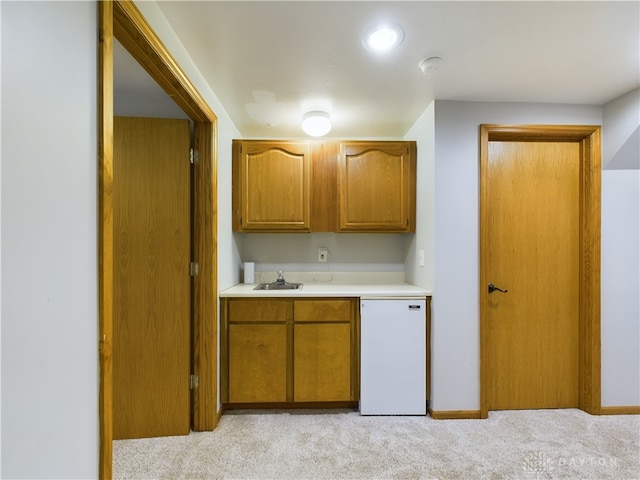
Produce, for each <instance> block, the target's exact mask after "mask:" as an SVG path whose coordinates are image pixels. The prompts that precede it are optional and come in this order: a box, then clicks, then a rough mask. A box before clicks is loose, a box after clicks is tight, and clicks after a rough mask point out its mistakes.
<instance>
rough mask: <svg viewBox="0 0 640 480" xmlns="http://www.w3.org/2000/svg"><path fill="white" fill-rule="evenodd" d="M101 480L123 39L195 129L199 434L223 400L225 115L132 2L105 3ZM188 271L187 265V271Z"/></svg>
mask: <svg viewBox="0 0 640 480" xmlns="http://www.w3.org/2000/svg"><path fill="white" fill-rule="evenodd" d="M98 9H99V20H98V30H99V31H98V35H99V42H98V176H99V177H98V182H99V183H98V196H99V198H98V201H99V211H98V229H99V233H98V285H99V287H98V288H99V293H98V310H99V312H98V315H99V356H100V377H99V378H100V387H99V388H100V391H99V426H100V427H99V428H100V440H99V442H100V444H99V445H100V446H99V462H100V463H99V472H98V473H99V478H101V479H105V480H107V479H110V478H111V477H112V453H113V451H112V441H113V402H112V398H113V397H112V396H113V379H112V375H113V369H112V367H113V358H112V339H113V182H114V178H113V41H114V39H117V40H118V41H119V42H120V43H121V44H122V45H123V46H124V48H125V49H126V50H127V51H128V52H129V53H130V54H131V55H132V56H133V57H134V58H135V59H136V60H137V61H138V63H139V64H140V65H141V66H142V67H143V68H144V69H145V70H146V71H147V72H148V73H149V74H150V75H151V77H152V78H153V79H154V80H155V81H156V83H158V84H159V85H160V86H161V87H162V88H163V89H164V91H165V92H166V93H167V94H168V95H169V96H171V97H172V98H173V100H174V101H175V102H176V104H178V106H179V107H180V108H181V109H182V110H183V111H184V112H185V113H186V114H187V116H189V118H191V120H193V122H194V124H195V127H194V128H195V139H196V145H195V147H196V149H197V150H198V152H199V163H198V165H197V166H196V167H195V168H196V170H195V175H194V177H195V180H194V184H193V189H194V191H193V196H194V205H193V219H194V220H193V221H194V226H193V249H194V256H195V259H197V261H198V262H199V266H200V273H199V276H198V277H196V278H195V280H194V283H193V287H192V298H193V311H192V315H193V332H192V338H193V342H192V347H191V348H192V352H191V354H192V359H193V360H192V361H193V373H194V374H196V375H198V378H199V386H198V388H197V389H196V390H194V393H193V402H192V408H193V412H192V413H193V425H192V427H193V429H194V430H213V429H214V428H215V426H216V424H217V422H218V400H217V353H218V352H217V323H218V321H217V317H218V315H217V305H218V294H217V291H218V287H217V277H218V275H217V270H218V266H217V208H218V204H217V117H216V115H215V114H214V112H213V111H212V110H211V108H210V107H209V106H208V105H207V103H206V102H205V100H204V99H203V98H202V96H201V95H200V93H199V92H198V91H197V89H196V88H195V86H194V85H193V84H192V83H191V81H190V80H189V78H188V77H187V75H186V74H185V73H184V71H183V70H182V69H181V67H180V65H178V63H177V62H176V61H175V59H174V58H173V57H172V56H171V54H170V53H169V51H168V50H167V48H166V47H165V46H164V44H163V43H162V41H161V40H160V38H159V37H158V36H157V35H156V34H155V32H154V31H153V29H152V28H151V27H150V26H149V24H148V23H147V21H146V20H145V18H144V17H143V16H142V14H141V13H140V11H139V10H138V8H137V7H136V6H135V4H134V3H133V2H132V1H130V0H106V1H101V2H98ZM185 268H186V266H185Z"/></svg>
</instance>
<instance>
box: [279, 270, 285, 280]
mask: <svg viewBox="0 0 640 480" xmlns="http://www.w3.org/2000/svg"><path fill="white" fill-rule="evenodd" d="M281 278H284V272H283V271H282V270H278V280H279V279H281Z"/></svg>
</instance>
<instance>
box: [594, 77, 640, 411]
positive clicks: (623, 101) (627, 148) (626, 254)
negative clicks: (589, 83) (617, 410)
mask: <svg viewBox="0 0 640 480" xmlns="http://www.w3.org/2000/svg"><path fill="white" fill-rule="evenodd" d="M603 121H604V124H603V128H602V130H603V139H602V149H603V163H604V164H605V167H604V168H605V170H604V171H603V172H602V251H601V256H602V305H601V308H602V320H601V323H602V405H603V406H638V405H640V173H639V172H640V171H639V170H638V169H639V168H640V134H639V125H640V88H638V89H635V90H633V91H631V92H629V93H627V94H625V95H621V96H620V97H618V98H615V99H613V100H612V101H610V102H608V103H606V104H605V105H604V107H603Z"/></svg>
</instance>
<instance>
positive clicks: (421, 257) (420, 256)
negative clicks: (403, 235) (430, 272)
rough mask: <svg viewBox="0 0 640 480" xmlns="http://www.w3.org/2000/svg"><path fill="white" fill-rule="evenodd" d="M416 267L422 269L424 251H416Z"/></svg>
mask: <svg viewBox="0 0 640 480" xmlns="http://www.w3.org/2000/svg"><path fill="white" fill-rule="evenodd" d="M418 266H419V267H424V250H418Z"/></svg>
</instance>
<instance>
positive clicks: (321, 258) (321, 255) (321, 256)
mask: <svg viewBox="0 0 640 480" xmlns="http://www.w3.org/2000/svg"><path fill="white" fill-rule="evenodd" d="M327 257H329V250H327V249H326V248H324V247H320V248H319V249H318V262H320V263H327Z"/></svg>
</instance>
